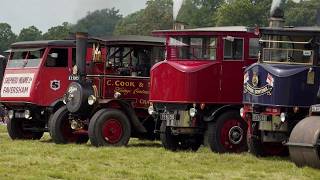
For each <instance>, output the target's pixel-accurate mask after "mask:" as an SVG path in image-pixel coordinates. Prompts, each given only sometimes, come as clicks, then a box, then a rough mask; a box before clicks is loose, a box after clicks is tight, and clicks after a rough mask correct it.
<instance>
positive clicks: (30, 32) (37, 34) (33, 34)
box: [18, 26, 42, 41]
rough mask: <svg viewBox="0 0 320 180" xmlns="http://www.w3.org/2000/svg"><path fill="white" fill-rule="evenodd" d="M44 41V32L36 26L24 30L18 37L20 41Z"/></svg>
mask: <svg viewBox="0 0 320 180" xmlns="http://www.w3.org/2000/svg"><path fill="white" fill-rule="evenodd" d="M40 39H42V32H41V31H40V30H39V29H38V28H36V27H35V26H30V27H28V28H23V29H22V30H21V31H20V34H19V36H18V41H34V40H40Z"/></svg>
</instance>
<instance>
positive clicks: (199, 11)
mask: <svg viewBox="0 0 320 180" xmlns="http://www.w3.org/2000/svg"><path fill="white" fill-rule="evenodd" d="M223 2H224V0H186V1H185V3H184V5H183V6H182V7H181V10H180V12H179V15H178V18H177V19H178V21H181V22H185V23H187V24H188V25H189V26H190V27H203V26H214V25H215V22H214V20H213V18H212V17H213V16H214V14H215V12H216V11H217V9H218V8H219V7H220V5H221V4H223Z"/></svg>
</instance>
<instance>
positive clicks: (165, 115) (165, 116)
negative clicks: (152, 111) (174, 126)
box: [160, 113, 176, 121]
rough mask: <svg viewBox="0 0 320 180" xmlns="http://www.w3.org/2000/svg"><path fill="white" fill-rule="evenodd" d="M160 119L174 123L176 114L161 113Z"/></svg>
mask: <svg viewBox="0 0 320 180" xmlns="http://www.w3.org/2000/svg"><path fill="white" fill-rule="evenodd" d="M160 119H161V120H163V121H172V120H175V119H176V116H175V114H169V113H161V114H160Z"/></svg>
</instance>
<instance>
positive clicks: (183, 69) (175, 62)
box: [149, 26, 258, 152]
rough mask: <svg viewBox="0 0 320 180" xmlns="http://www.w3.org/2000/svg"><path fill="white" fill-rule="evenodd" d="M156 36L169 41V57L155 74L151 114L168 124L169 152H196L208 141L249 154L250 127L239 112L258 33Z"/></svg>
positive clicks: (215, 30) (218, 30)
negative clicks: (248, 131) (244, 76)
mask: <svg viewBox="0 0 320 180" xmlns="http://www.w3.org/2000/svg"><path fill="white" fill-rule="evenodd" d="M154 35H157V36H164V37H166V55H167V57H166V60H165V61H162V62H160V63H157V64H156V65H154V66H153V68H152V70H151V86H150V102H151V103H152V104H151V106H150V107H149V113H150V114H153V115H154V116H155V117H156V119H157V120H159V121H162V125H161V128H160V133H161V134H160V137H161V141H162V143H163V145H164V147H165V148H167V149H171V150H177V149H180V148H182V149H189V148H191V149H192V150H196V149H198V147H199V146H200V145H201V143H203V142H204V141H203V139H204V137H207V138H208V143H209V145H210V147H211V149H212V150H213V151H216V152H239V151H242V150H244V149H246V142H245V141H246V140H245V139H246V138H245V136H246V124H245V123H244V121H243V120H242V119H241V118H240V116H239V113H238V112H239V111H238V109H239V107H240V105H241V102H242V87H243V75H242V74H243V70H244V68H245V67H246V66H248V65H250V64H252V63H254V62H255V61H256V59H257V55H258V53H257V52H258V48H257V46H258V36H257V35H255V34H254V31H252V30H251V29H249V28H247V27H242V26H241V27H240V26H232V27H212V28H198V29H183V30H164V31H155V32H154ZM206 135H207V136H206Z"/></svg>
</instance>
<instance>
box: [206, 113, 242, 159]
mask: <svg viewBox="0 0 320 180" xmlns="http://www.w3.org/2000/svg"><path fill="white" fill-rule="evenodd" d="M233 129H236V130H237V138H238V139H237V140H234V141H231V140H230V139H231V138H230V133H231V132H232V130H233ZM207 135H208V138H207V139H208V145H209V146H210V149H211V151H213V152H217V153H241V152H244V151H247V142H246V141H247V140H246V135H247V123H246V122H245V121H244V120H243V119H242V118H241V117H240V115H239V112H237V111H227V112H225V113H223V114H221V115H220V116H219V117H218V118H217V120H216V121H213V122H209V123H208V134H207Z"/></svg>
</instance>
